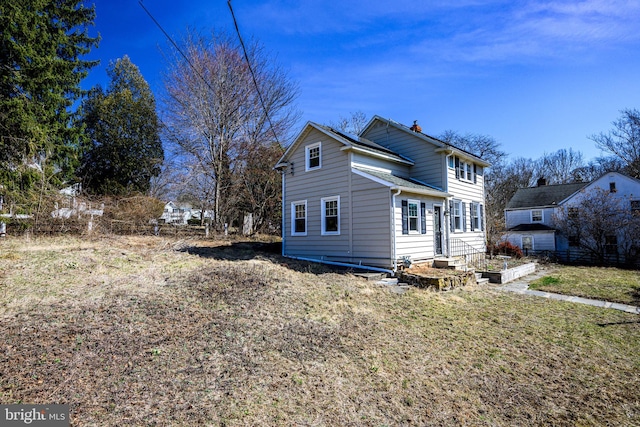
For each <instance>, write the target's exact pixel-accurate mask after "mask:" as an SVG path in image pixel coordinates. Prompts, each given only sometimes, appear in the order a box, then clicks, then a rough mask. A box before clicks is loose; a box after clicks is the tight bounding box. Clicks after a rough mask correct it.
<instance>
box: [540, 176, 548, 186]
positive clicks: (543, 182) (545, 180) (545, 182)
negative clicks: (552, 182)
mask: <svg viewBox="0 0 640 427" xmlns="http://www.w3.org/2000/svg"><path fill="white" fill-rule="evenodd" d="M543 185H547V179H546V178H545V177H540V178H538V187H542V186H543Z"/></svg>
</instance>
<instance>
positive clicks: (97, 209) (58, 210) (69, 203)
mask: <svg viewBox="0 0 640 427" xmlns="http://www.w3.org/2000/svg"><path fill="white" fill-rule="evenodd" d="M81 193H82V184H80V183H78V184H74V185H71V186H69V187H65V188H63V189H62V190H60V195H61V196H62V200H61V201H59V202H56V204H55V209H54V211H53V212H51V216H52V217H53V218H71V217H80V216H88V217H94V216H102V215H104V203H100V204H99V205H92V204H91V202H88V201H86V200H81V199H80V198H79V196H80V194H81Z"/></svg>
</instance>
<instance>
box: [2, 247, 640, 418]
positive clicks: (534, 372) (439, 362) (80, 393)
mask: <svg viewBox="0 0 640 427" xmlns="http://www.w3.org/2000/svg"><path fill="white" fill-rule="evenodd" d="M0 336H2V338H3V339H2V341H0V403H2V404H8V403H20V402H23V403H42V404H46V403H49V404H51V403H60V404H65V403H66V404H70V406H71V424H72V425H73V426H84V425H114V426H115V425H172V426H173V425H178V426H194V425H214V426H218V425H220V426H222V425H225V426H244V425H247V426H253V425H281V426H289V425H309V426H310V425H313V426H338V425H345V426H385V425H387V426H396V425H473V426H530V425H558V426H576V425H580V426H599V425H620V426H637V425H640V375H639V372H640V357H638V355H639V354H640V339H638V338H639V337H640V319H639V317H638V316H637V315H632V314H629V313H624V312H620V311H617V310H607V309H601V308H596V307H590V306H585V305H581V304H572V303H567V302H559V301H551V300H548V299H544V298H535V297H528V296H523V295H517V294H512V293H506V292H499V291H494V290H492V289H491V288H490V287H479V286H471V287H466V288H461V289H457V290H454V291H450V292H443V293H434V292H429V291H425V290H421V289H411V290H409V291H408V292H407V293H405V294H404V295H397V294H394V293H391V292H389V291H388V290H386V289H384V288H383V287H380V286H378V285H375V284H373V283H371V282H367V281H365V280H364V279H359V278H356V277H354V276H352V275H351V274H348V273H343V272H335V271H332V270H330V269H328V268H326V267H323V266H319V265H312V264H305V263H298V262H294V261H291V260H288V259H283V258H280V257H279V256H278V255H276V254H272V253H269V252H255V251H254V250H253V249H252V248H251V246H250V245H247V244H239V243H236V244H229V243H228V242H227V243H225V242H213V241H208V242H199V241H171V240H167V239H162V238H151V237H149V238H142V237H138V238H134V237H105V238H95V239H86V240H80V239H77V238H47V239H44V238H43V239H40V238H39V239H31V240H25V239H11V238H8V239H6V240H3V241H0Z"/></svg>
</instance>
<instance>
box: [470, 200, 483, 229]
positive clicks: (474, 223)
mask: <svg viewBox="0 0 640 427" xmlns="http://www.w3.org/2000/svg"><path fill="white" fill-rule="evenodd" d="M469 213H470V214H471V215H470V217H471V231H480V230H482V228H483V222H484V218H483V213H484V212H483V208H482V205H481V204H480V203H478V202H471V207H470V209H469Z"/></svg>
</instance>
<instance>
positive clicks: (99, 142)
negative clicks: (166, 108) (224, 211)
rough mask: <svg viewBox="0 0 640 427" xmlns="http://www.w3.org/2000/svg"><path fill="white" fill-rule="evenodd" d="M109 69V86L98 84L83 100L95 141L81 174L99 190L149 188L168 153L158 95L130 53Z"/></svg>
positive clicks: (91, 141)
mask: <svg viewBox="0 0 640 427" xmlns="http://www.w3.org/2000/svg"><path fill="white" fill-rule="evenodd" d="M107 73H108V75H109V77H110V79H111V81H110V84H109V87H108V88H107V91H106V92H105V91H103V90H102V88H100V87H97V88H95V89H93V90H92V91H91V92H90V93H89V97H88V98H87V100H85V102H84V103H83V108H82V109H83V112H82V121H83V123H84V124H85V126H86V132H87V135H88V137H89V142H88V144H87V145H86V147H85V149H84V155H83V157H82V161H81V165H80V168H79V171H78V175H79V176H80V177H81V178H82V180H83V183H84V187H85V189H86V190H88V191H89V192H92V193H95V194H109V195H122V194H128V193H131V192H139V193H146V192H147V191H148V190H149V186H150V181H151V178H152V177H154V176H157V175H158V174H159V173H160V166H161V164H162V161H163V157H164V151H163V149H162V143H161V141H160V137H159V135H158V117H157V114H156V105H155V99H154V97H153V94H152V92H151V89H150V88H149V85H148V84H147V82H146V81H145V80H144V78H143V77H142V75H141V74H140V71H139V70H138V67H136V66H135V65H134V64H133V63H132V62H131V60H130V59H129V57H127V56H125V57H124V58H121V59H118V60H117V61H115V62H112V63H111V64H110V65H109V69H108V70H107Z"/></svg>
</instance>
